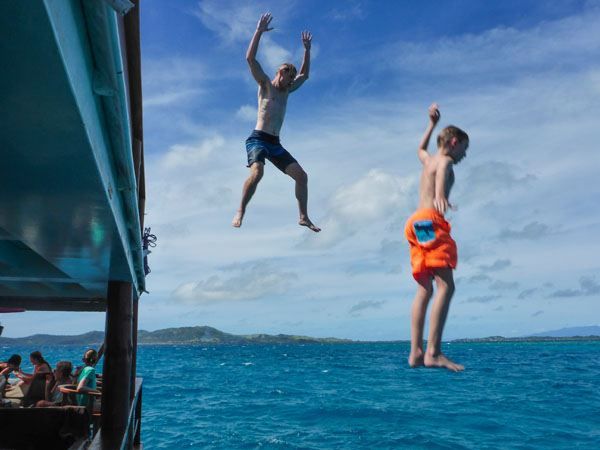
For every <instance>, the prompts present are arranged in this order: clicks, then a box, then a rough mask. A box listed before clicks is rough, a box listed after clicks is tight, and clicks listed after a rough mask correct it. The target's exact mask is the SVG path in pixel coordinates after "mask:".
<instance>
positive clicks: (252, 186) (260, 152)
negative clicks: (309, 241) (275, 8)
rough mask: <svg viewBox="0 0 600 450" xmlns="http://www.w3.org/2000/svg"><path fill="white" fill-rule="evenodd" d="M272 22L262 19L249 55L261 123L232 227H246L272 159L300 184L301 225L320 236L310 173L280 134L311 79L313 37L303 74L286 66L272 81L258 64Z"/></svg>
mask: <svg viewBox="0 0 600 450" xmlns="http://www.w3.org/2000/svg"><path fill="white" fill-rule="evenodd" d="M271 20H273V17H272V16H271V14H263V15H262V16H261V18H260V20H259V21H258V24H257V26H256V31H255V32H254V36H253V37H252V41H250V46H249V47H248V51H247V52H246V61H248V65H249V66H250V72H251V73H252V76H253V77H254V79H255V80H256V82H257V83H258V119H257V121H256V129H255V130H254V131H253V132H252V134H251V135H250V137H249V138H248V139H247V140H246V152H247V154H248V167H249V168H250V176H249V177H248V179H247V180H246V182H245V183H244V188H243V190H242V201H241V203H240V208H239V209H238V211H237V213H236V215H235V217H234V218H233V221H232V223H231V224H232V225H233V226H234V227H240V226H242V220H243V219H244V214H245V213H246V206H247V205H248V202H249V201H250V199H251V198H252V195H253V194H254V191H256V186H257V185H258V182H259V181H260V179H261V178H262V176H263V172H264V167H265V159H268V160H269V161H271V162H272V163H273V165H275V167H277V168H278V169H279V170H281V171H282V172H283V173H285V174H287V175H289V176H290V177H292V178H293V179H294V181H295V182H296V198H297V199H298V209H299V210H300V221H299V222H298V223H299V224H300V225H302V226H305V227H308V228H310V229H311V230H313V231H316V232H318V231H321V229H320V228H318V227H316V226H315V225H314V224H313V223H312V222H311V220H310V219H309V218H308V213H307V204H308V177H307V175H306V172H304V170H303V169H302V167H300V164H298V162H297V161H296V160H295V159H294V157H293V156H292V155H290V154H289V153H288V151H287V150H286V149H285V148H283V147H282V145H281V143H280V142H279V131H280V130H281V125H282V124H283V119H284V117H285V108H286V105H287V99H288V95H289V94H290V92H294V91H295V90H296V89H298V88H299V87H300V86H302V83H304V82H305V81H306V80H307V79H308V72H309V67H310V44H311V40H312V35H311V34H310V33H309V32H307V31H303V32H302V44H303V45H304V59H303V61H302V67H300V73H299V74H296V68H295V67H294V65H293V64H289V63H285V64H282V65H281V66H280V67H279V69H277V73H276V74H275V78H273V79H272V80H269V77H268V76H267V75H266V74H265V72H264V71H263V69H262V67H261V66H260V64H259V63H258V61H257V60H256V52H257V50H258V43H259V41H260V37H261V36H262V34H263V33H265V32H267V31H271V30H272V29H273V28H269V25H270V23H271Z"/></svg>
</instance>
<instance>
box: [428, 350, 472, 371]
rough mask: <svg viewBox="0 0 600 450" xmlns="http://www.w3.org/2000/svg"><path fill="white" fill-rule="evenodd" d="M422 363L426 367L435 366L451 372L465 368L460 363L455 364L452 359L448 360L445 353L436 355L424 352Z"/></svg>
mask: <svg viewBox="0 0 600 450" xmlns="http://www.w3.org/2000/svg"><path fill="white" fill-rule="evenodd" d="M424 363H425V366H426V367H435V368H438V369H448V370H451V371H452V372H460V371H462V370H465V366H463V365H462V364H456V363H455V362H453V361H450V360H449V359H448V358H446V355H444V354H443V353H440V354H438V355H436V356H432V355H430V354H428V353H425V358H424Z"/></svg>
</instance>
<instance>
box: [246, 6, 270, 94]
mask: <svg viewBox="0 0 600 450" xmlns="http://www.w3.org/2000/svg"><path fill="white" fill-rule="evenodd" d="M271 20H273V16H272V15H271V13H265V14H263V15H262V16H260V19H259V20H258V23H257V24H256V31H255V32H254V36H252V40H251V41H250V45H249V46H248V50H247V51H246V61H247V62H248V66H250V72H251V73H252V76H253V77H254V79H255V80H256V82H257V83H258V84H262V83H264V82H266V81H269V77H267V74H266V73H265V72H264V71H263V69H262V67H261V66H260V64H259V63H258V61H257V60H256V52H257V51H258V43H259V41H260V37H261V36H262V34H263V33H264V32H266V31H271V30H272V29H273V28H269V24H270V23H271Z"/></svg>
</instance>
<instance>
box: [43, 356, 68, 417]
mask: <svg viewBox="0 0 600 450" xmlns="http://www.w3.org/2000/svg"><path fill="white" fill-rule="evenodd" d="M72 370H73V365H72V364H71V362H70V361H59V362H57V363H56V369H54V377H53V378H50V377H48V378H47V379H46V399H45V400H40V401H38V402H37V403H36V404H35V406H37V407H38V408H46V407H49V406H61V405H62V404H63V394H62V392H61V391H60V389H59V386H61V385H63V384H71V382H72V379H71V371H72Z"/></svg>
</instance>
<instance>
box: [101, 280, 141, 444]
mask: <svg viewBox="0 0 600 450" xmlns="http://www.w3.org/2000/svg"><path fill="white" fill-rule="evenodd" d="M132 293H133V290H132V285H131V283H128V282H123V281H109V282H108V294H107V299H106V338H105V339H106V347H105V351H104V371H103V387H102V419H101V424H102V426H101V429H100V433H101V437H102V443H103V448H107V449H108V448H111V449H114V448H120V445H121V440H122V439H123V434H124V432H125V429H126V427H127V422H128V418H129V405H130V403H129V402H130V400H129V398H130V389H131V356H132V349H133V344H132V333H131V329H132V319H133V315H132V308H133V302H132Z"/></svg>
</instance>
